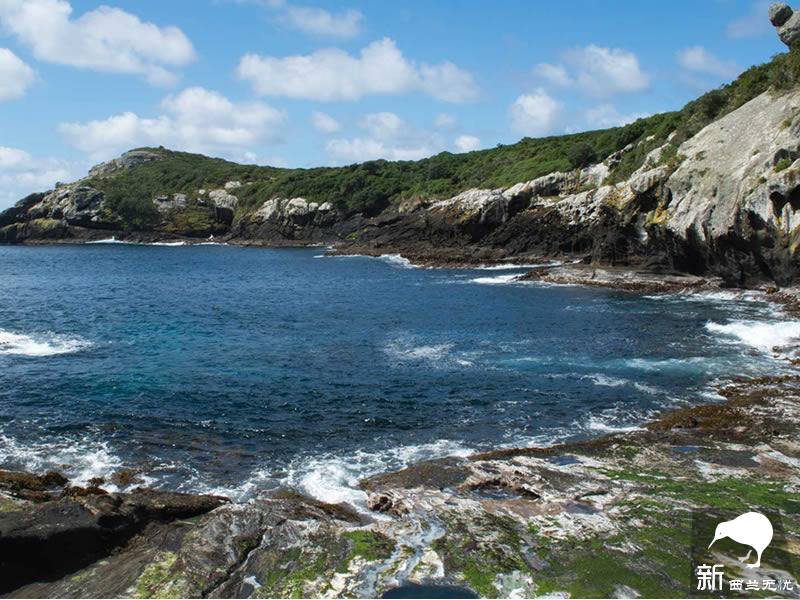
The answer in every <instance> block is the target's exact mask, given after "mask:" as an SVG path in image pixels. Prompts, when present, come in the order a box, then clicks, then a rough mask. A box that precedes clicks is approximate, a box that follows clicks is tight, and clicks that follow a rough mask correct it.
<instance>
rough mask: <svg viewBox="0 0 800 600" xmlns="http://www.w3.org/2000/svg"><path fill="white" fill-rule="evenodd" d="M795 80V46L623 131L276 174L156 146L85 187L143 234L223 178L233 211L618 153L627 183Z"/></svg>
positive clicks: (672, 161)
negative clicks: (653, 155) (165, 204)
mask: <svg viewBox="0 0 800 600" xmlns="http://www.w3.org/2000/svg"><path fill="white" fill-rule="evenodd" d="M798 82H800V49H792V50H791V51H790V52H788V53H785V54H780V55H777V56H775V57H774V58H773V59H772V60H771V61H770V62H768V63H766V64H763V65H760V66H755V67H752V68H750V69H748V70H747V71H745V72H744V73H742V74H741V75H740V76H739V77H738V78H737V79H736V80H735V81H734V82H732V83H730V84H727V85H724V86H722V87H720V88H718V89H716V90H713V91H711V92H708V93H707V94H704V95H703V96H701V97H700V98H698V99H696V100H694V101H692V102H689V103H688V104H687V105H686V106H684V107H683V108H682V109H681V110H679V111H675V112H667V113H661V114H657V115H653V116H650V117H647V118H643V119H639V120H637V121H635V122H633V123H630V124H628V125H625V126H624V127H615V128H612V129H605V130H598V131H589V132H584V133H577V134H570V135H561V136H551V137H545V138H538V139H533V138H523V139H522V140H520V141H519V142H517V143H516V144H510V145H498V147H496V148H492V149H489V150H481V151H476V152H469V153H466V154H452V153H450V152H442V153H440V154H437V155H436V156H432V157H430V158H427V159H424V160H419V161H396V162H390V161H385V160H374V161H368V162H365V163H361V164H354V165H349V166H345V167H331V168H314V169H280V168H274V167H258V166H254V165H238V164H235V163H231V162H228V161H225V160H221V159H216V158H207V157H205V156H200V155H196V154H188V153H185V152H171V151H168V150H165V149H163V148H159V149H151V150H153V151H156V152H161V153H162V154H163V155H164V156H165V159H164V160H162V161H155V162H151V163H146V164H143V165H139V166H137V167H135V168H132V169H130V170H127V171H123V172H118V173H114V174H112V175H111V176H98V177H94V178H93V179H92V180H91V181H90V182H89V184H90V185H92V186H94V187H96V188H98V189H100V190H102V191H103V192H104V193H105V194H106V198H107V202H108V205H109V207H110V208H111V210H112V211H113V212H114V213H116V214H118V215H119V217H120V218H121V219H122V221H123V222H124V224H125V226H126V227H128V228H132V229H149V228H152V227H154V226H156V225H157V224H158V223H159V222H160V221H161V217H160V215H159V214H158V211H157V210H156V209H155V208H154V206H153V203H152V199H153V198H154V197H156V196H158V195H161V194H172V193H177V192H181V193H186V194H189V195H190V197H191V195H193V194H196V192H197V190H198V189H201V188H205V189H214V188H219V187H222V185H224V183H225V182H226V181H231V180H238V181H241V182H242V183H243V186H242V187H241V188H239V190H238V191H237V192H236V195H237V196H238V197H239V199H240V203H239V206H238V208H237V211H238V212H239V213H244V212H247V211H249V210H252V209H254V208H255V207H257V206H259V205H260V204H261V203H263V202H264V201H265V200H267V199H269V198H270V197H273V196H276V195H279V196H283V197H295V196H302V197H304V198H307V199H308V200H310V201H314V202H320V203H321V202H331V203H333V204H334V205H335V206H336V207H337V208H339V209H340V210H343V211H346V212H350V213H352V212H363V213H366V214H368V215H374V214H377V213H379V212H380V211H381V210H383V209H384V208H385V207H387V206H388V205H390V204H391V203H393V202H398V201H400V200H403V199H407V198H413V197H421V198H442V197H448V196H452V195H454V194H457V193H459V192H461V191H464V190H466V189H469V188H472V187H485V188H495V187H505V186H510V185H513V184H515V183H518V182H521V181H526V180H530V179H534V178H536V177H539V176H542V175H545V174H547V173H551V172H553V171H565V170H569V169H571V168H575V167H581V166H585V165H586V164H588V163H590V162H592V161H595V160H602V159H605V158H606V157H608V156H609V155H611V154H612V153H614V152H617V151H619V150H621V149H623V148H628V150H627V151H626V152H625V153H624V154H623V155H622V157H621V159H620V160H619V161H618V162H617V163H616V164H615V165H614V167H613V169H612V171H611V174H610V176H609V181H610V182H617V181H621V180H624V179H626V178H627V177H629V176H630V174H631V173H633V171H635V170H636V169H637V168H638V167H639V166H641V164H642V162H643V160H644V158H645V156H646V155H647V153H648V152H650V151H651V150H652V149H654V148H656V147H658V146H661V145H663V144H664V143H665V142H666V141H667V138H668V137H669V136H670V135H671V134H674V135H673V136H672V138H671V142H672V143H671V144H670V147H668V148H667V149H666V151H665V153H664V157H662V163H664V164H667V165H668V166H669V167H671V168H676V167H677V165H678V164H679V162H680V160H682V157H680V156H679V155H678V154H677V147H678V145H679V144H680V143H681V142H683V141H684V140H686V139H687V138H689V137H691V136H693V135H694V134H695V133H697V132H698V131H699V130H700V129H702V128H703V127H705V126H706V125H708V124H709V123H711V122H712V121H714V120H716V119H719V118H720V117H722V116H724V115H725V114H727V113H729V112H731V111H733V110H735V109H736V108H738V107H740V106H741V105H743V104H744V103H745V102H747V101H749V100H751V99H752V98H754V97H755V96H757V95H758V94H761V93H762V92H764V91H766V90H769V89H772V90H773V91H775V92H776V93H780V92H781V91H782V90H787V89H790V88H792V87H794V86H796V85H797V84H798ZM186 221H187V222H174V223H173V225H172V227H173V230H174V231H175V232H181V231H193V232H194V231H197V230H202V231H206V227H207V226H208V225H209V224H208V223H207V222H206V221H205V219H204V218H203V216H202V215H201V214H200V213H199V212H195V213H194V214H193V215H192V216H191V217H186Z"/></svg>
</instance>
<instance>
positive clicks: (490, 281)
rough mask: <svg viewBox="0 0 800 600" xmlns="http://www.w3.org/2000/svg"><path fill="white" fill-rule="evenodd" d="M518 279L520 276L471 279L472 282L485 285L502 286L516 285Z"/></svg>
mask: <svg viewBox="0 0 800 600" xmlns="http://www.w3.org/2000/svg"><path fill="white" fill-rule="evenodd" d="M517 277H519V275H514V274H512V275H495V276H494V277H475V278H473V279H470V281H471V282H472V283H480V284H483V285H502V284H506V283H515V280H516V278H517Z"/></svg>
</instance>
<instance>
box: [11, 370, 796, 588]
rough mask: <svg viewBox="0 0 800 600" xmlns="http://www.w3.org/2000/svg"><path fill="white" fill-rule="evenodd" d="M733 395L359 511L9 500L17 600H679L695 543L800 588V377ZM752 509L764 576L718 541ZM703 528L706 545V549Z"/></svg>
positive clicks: (462, 472) (286, 499)
mask: <svg viewBox="0 0 800 600" xmlns="http://www.w3.org/2000/svg"><path fill="white" fill-rule="evenodd" d="M719 392H720V393H721V394H722V395H723V396H725V398H726V401H725V402H723V403H722V404H718V405H714V406H708V405H707V406H699V407H688V408H682V409H679V410H676V411H672V412H668V413H665V414H663V415H661V416H660V417H659V418H657V419H656V420H654V421H653V422H651V423H650V424H648V425H647V426H645V427H643V428H642V429H640V430H637V431H632V432H628V433H618V434H611V435H606V436H604V437H600V438H596V439H590V440H584V441H576V442H569V443H565V444H561V445H558V446H552V447H545V448H535V447H534V448H509V449H502V450H494V451H488V452H484V453H482V454H477V455H473V456H470V457H451V458H444V459H438V460H431V461H425V462H421V463H418V464H415V465H411V466H409V467H407V468H405V469H403V470H401V471H397V472H393V473H383V474H379V475H375V476H373V477H370V478H368V479H366V480H364V481H362V482H361V484H360V488H361V490H362V491H363V495H364V502H363V505H362V506H360V507H359V508H358V509H356V508H354V507H349V506H347V505H332V504H325V503H322V502H319V501H316V500H313V499H311V498H307V497H304V496H302V495H300V494H297V493H295V492H291V491H279V492H272V493H266V494H264V495H261V496H259V497H257V498H254V499H253V500H251V501H250V502H247V503H244V504H230V503H224V502H222V501H221V500H220V499H217V498H214V497H206V496H198V497H191V496H188V497H187V496H185V495H173V494H166V493H162V492H153V491H138V492H133V493H130V494H104V493H102V492H99V491H97V490H80V491H73V492H71V493H69V490H70V488H68V487H67V488H66V490H65V491H64V492H59V493H60V494H61V496H62V497H61V499H58V500H51V501H46V502H43V503H39V504H31V503H30V501H20V500H15V499H14V498H15V497H13V496H9V495H3V494H2V493H0V508H2V511H0V586H3V587H2V590H3V591H5V593H6V595H7V596H8V597H12V598H24V597H79V598H94V597H136V598H167V597H181V598H272V597H314V598H315V597H329V598H352V597H380V596H381V595H382V594H384V593H386V592H389V591H391V590H394V589H395V588H397V587H402V588H403V589H402V590H401V591H400V592H395V593H399V594H402V593H405V592H408V591H410V589H409V586H414V585H424V586H433V587H429V588H421V589H422V590H425V589H427V590H428V595H435V594H441V593H442V592H446V591H450V592H452V591H453V587H455V588H458V590H459V594H462V595H459V596H458V597H464V596H463V594H465V593H466V594H469V595H474V596H481V597H487V598H493V597H516V598H519V597H534V596H541V595H549V596H554V597H567V594H569V596H570V597H581V598H603V597H617V596H622V597H640V596H642V597H667V598H669V597H676V596H680V595H681V594H683V593H685V591H686V590H687V589H690V585H691V584H692V583H693V582H692V581H691V577H692V572H691V568H690V559H691V557H692V556H693V552H694V553H696V554H694V558H695V560H697V561H702V562H706V563H708V564H711V562H710V561H713V562H714V563H722V564H724V565H725V576H726V579H733V578H755V579H758V580H763V579H768V578H769V579H775V580H776V581H778V580H781V579H786V580H788V581H789V582H790V584H791V588H785V589H783V590H781V589H776V590H775V591H773V592H771V595H772V596H784V597H794V596H796V589H797V582H796V579H795V577H796V575H794V573H795V571H794V570H793V567H792V565H793V563H796V561H797V560H798V559H800V556H799V555H798V548H800V537H799V536H800V533H799V532H800V505H798V500H797V496H796V493H795V491H796V486H797V485H798V477H797V469H796V458H795V457H796V454H797V451H798V446H797V439H796V438H797V435H796V433H797V427H798V423H800V381H798V379H797V378H796V377H772V378H763V379H759V380H755V381H739V382H735V383H732V384H730V385H728V386H725V387H723V388H722V389H720V390H719ZM10 480H11V481H12V482H13V483H12V484H9V485H14V486H16V489H17V490H18V491H19V488H20V487H25V486H27V485H30V486H33V487H34V488H36V489H37V490H38V491H42V490H43V489H44V490H49V489H50V488H52V487H56V488H59V486H63V485H64V484H63V481H61V480H60V479H58V477H57V476H55V475H53V474H51V475H49V476H42V477H34V476H30V475H24V474H15V475H14V476H13V477H11V478H10ZM2 485H3V473H2V472H0V490H2V489H7V488H3V487H2ZM709 490H711V493H710V492H709ZM8 493H9V492H6V494H8ZM3 502H5V504H3ZM14 502H17V503H18V504H16V505H15V504H14ZM20 502H22V504H19V503H20ZM745 510H750V511H752V510H756V511H759V512H762V513H764V514H768V515H769V516H770V519H771V520H772V522H773V524H775V525H776V532H777V533H776V539H775V541H774V542H773V546H772V547H771V548H773V550H774V551H772V552H770V551H767V552H765V553H764V558H763V561H762V568H761V570H760V571H754V570H752V569H745V568H744V567H742V564H741V562H740V561H739V560H738V559H737V558H736V557H737V556H739V555H741V551H740V549H739V548H735V549H733V550H729V549H716V548H715V549H712V551H713V555H712V554H711V552H712V551H709V550H707V548H706V545H707V543H708V541H710V540H711V538H712V536H713V531H714V525H715V524H716V522H717V520H716V519H717V518H718V517H720V519H719V520H723V519H722V517H723V516H724V517H725V518H731V517H732V516H736V515H738V514H740V513H741V512H742V511H745ZM699 517H704V518H705V519H706V521H707V522H706V521H703V520H702V519H700V518H699ZM704 524H705V525H704ZM142 525H144V526H142ZM704 526H705V527H707V531H706V530H704V529H702V528H703V527H704ZM133 529H135V530H136V533H135V535H132V536H130V532H131V531H132V530H133ZM697 535H700V537H702V538H703V539H704V540H705V541H704V542H703V543H702V544H694V545H693V540H694V539H695V537H696V536H697ZM104 536H108V537H104ZM23 557H24V558H25V560H24V561H23V560H21V559H22V558H23ZM81 557H83V559H82V560H81ZM4 561H5V562H4ZM29 561H30V562H29ZM698 564H699V563H698ZM31 567H33V568H31ZM2 569H6V570H5V571H3V570H2ZM20 584H22V585H21V586H20ZM442 586H449V587H445V588H444V589H442ZM726 589H727V586H726Z"/></svg>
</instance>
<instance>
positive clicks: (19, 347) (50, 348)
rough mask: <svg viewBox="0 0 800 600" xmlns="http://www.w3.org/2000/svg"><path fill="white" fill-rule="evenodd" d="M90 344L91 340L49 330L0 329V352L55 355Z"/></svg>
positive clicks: (21, 354) (39, 355)
mask: <svg viewBox="0 0 800 600" xmlns="http://www.w3.org/2000/svg"><path fill="white" fill-rule="evenodd" d="M91 345H92V344H91V342H88V341H86V340H84V339H82V338H79V337H67V336H63V335H58V334H55V333H51V332H46V333H38V334H32V335H25V334H22V333H13V332H11V331H4V330H2V329H0V354H9V355H17V356H31V357H43V356H55V355H57V354H70V353H72V352H77V351H78V350H83V349H84V348H88V347H89V346H91Z"/></svg>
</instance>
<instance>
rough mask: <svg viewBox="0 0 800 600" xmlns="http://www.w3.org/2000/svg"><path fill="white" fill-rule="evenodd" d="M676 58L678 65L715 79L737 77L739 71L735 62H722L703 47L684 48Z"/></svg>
mask: <svg viewBox="0 0 800 600" xmlns="http://www.w3.org/2000/svg"><path fill="white" fill-rule="evenodd" d="M676 56H677V60H678V64H679V65H681V66H682V67H683V68H684V69H686V70H687V71H691V72H693V73H704V74H707V75H713V76H715V77H720V78H727V77H732V76H734V75H736V73H738V71H739V68H738V67H737V66H736V63H735V62H733V61H723V60H720V59H719V58H717V57H716V56H714V55H713V54H711V53H710V52H709V51H708V50H706V49H705V48H703V46H692V47H690V48H684V49H683V50H681V51H679V52H678V53H677V55H676Z"/></svg>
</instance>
